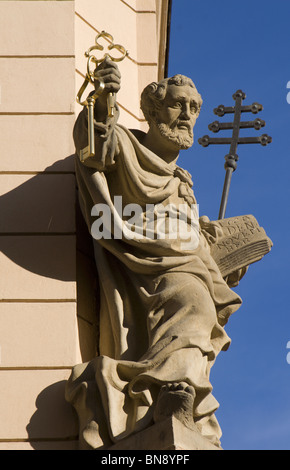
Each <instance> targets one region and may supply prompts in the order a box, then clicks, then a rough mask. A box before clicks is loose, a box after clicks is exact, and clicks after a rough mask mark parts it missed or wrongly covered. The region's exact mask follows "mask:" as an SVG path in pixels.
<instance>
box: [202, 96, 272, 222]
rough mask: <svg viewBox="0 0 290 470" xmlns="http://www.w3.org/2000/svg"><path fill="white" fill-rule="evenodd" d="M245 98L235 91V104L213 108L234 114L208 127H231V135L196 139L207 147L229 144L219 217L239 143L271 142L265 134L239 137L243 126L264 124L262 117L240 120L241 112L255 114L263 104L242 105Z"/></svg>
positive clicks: (257, 128)
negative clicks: (228, 118)
mask: <svg viewBox="0 0 290 470" xmlns="http://www.w3.org/2000/svg"><path fill="white" fill-rule="evenodd" d="M245 98H246V95H245V93H244V92H243V91H242V90H238V91H236V93H234V94H233V99H234V100H235V106H224V105H220V106H218V107H217V108H215V109H214V114H216V115H217V116H219V117H222V116H224V115H225V114H234V120H233V122H223V123H222V122H219V121H214V122H212V123H211V124H209V126H208V128H209V130H210V131H212V132H215V133H216V132H219V131H220V130H224V129H232V130H233V132H232V136H231V137H209V136H208V135H205V136H203V137H201V138H200V139H198V142H199V144H200V145H202V146H203V147H207V146H208V145H212V144H230V150H229V153H228V154H227V155H226V156H225V160H226V162H225V170H226V176H225V182H224V187H223V193H222V200H221V205H220V211H219V219H223V218H224V216H225V211H226V206H227V200H228V195H229V189H230V183H231V177H232V173H233V171H235V169H236V168H237V161H238V155H237V148H238V145H240V144H261V145H263V146H265V145H267V144H269V143H270V142H272V137H270V136H268V135H267V134H262V135H261V136H258V137H240V135H239V134H240V129H243V128H254V129H256V130H260V129H261V128H262V127H264V126H265V121H263V120H262V119H259V118H256V119H255V120H254V121H245V122H243V121H241V113H247V112H248V113H249V112H251V113H253V114H257V113H258V112H260V111H262V109H263V106H262V105H261V104H259V103H253V104H251V105H248V106H242V102H243V100H244V99H245Z"/></svg>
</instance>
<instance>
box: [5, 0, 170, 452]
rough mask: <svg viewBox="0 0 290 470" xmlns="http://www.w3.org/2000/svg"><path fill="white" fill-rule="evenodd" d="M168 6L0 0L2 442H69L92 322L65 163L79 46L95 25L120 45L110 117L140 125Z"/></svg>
mask: <svg viewBox="0 0 290 470" xmlns="http://www.w3.org/2000/svg"><path fill="white" fill-rule="evenodd" d="M167 13H168V0H126V1H125V0H75V1H73V0H63V1H53V0H45V1H37V0H34V1H26V0H24V1H23V0H18V1H14V0H12V1H1V0H0V39H1V40H0V99H1V101H0V132H1V139H0V352H1V356H0V381H1V400H0V450H3V449H4V450H5V449H16V450H18V449H19V450H20V449H76V448H77V434H78V425H77V420H76V416H75V414H74V412H73V410H72V409H71V407H70V405H68V404H67V403H66V402H65V400H64V386H65V381H66V380H67V378H68V376H69V374H70V371H71V367H72V366H73V365H75V364H76V363H78V362H83V361H86V360H89V359H90V358H91V357H93V355H94V354H96V352H97V351H96V347H95V345H96V339H97V330H98V328H97V326H98V325H97V315H96V311H97V308H98V286H97V280H96V278H95V267H94V262H93V258H92V252H91V247H90V246H89V241H88V238H87V233H86V229H85V227H84V226H83V223H82V220H81V217H80V214H79V211H78V207H77V204H76V182H75V175H74V163H73V153H74V145H73V139H72V129H73V124H74V121H75V119H76V116H77V114H78V112H79V111H80V109H81V107H80V105H77V104H76V101H75V97H76V93H77V91H78V90H79V88H80V86H81V84H82V82H83V79H84V74H85V71H86V58H85V57H84V51H85V50H86V49H88V47H90V46H91V45H93V44H94V40H95V37H96V35H97V34H98V33H99V32H101V31H102V30H105V31H107V32H109V33H110V34H112V35H113V36H114V39H115V43H120V44H122V45H123V46H124V47H125V48H126V49H127V50H128V51H129V56H128V57H127V58H126V59H125V60H124V61H123V62H121V63H120V70H121V73H122V83H123V86H122V89H121V91H120V93H119V94H118V97H117V101H118V103H119V106H120V109H121V116H120V122H121V123H122V124H124V125H126V126H128V127H134V128H139V129H144V130H146V128H147V125H146V123H145V121H144V117H143V116H142V113H141V111H140V108H139V98H140V93H141V91H142V89H143V88H144V86H145V85H146V84H147V83H149V82H150V81H153V80H157V79H158V78H162V77H163V75H164V67H165V62H166V60H165V59H166V49H167Z"/></svg>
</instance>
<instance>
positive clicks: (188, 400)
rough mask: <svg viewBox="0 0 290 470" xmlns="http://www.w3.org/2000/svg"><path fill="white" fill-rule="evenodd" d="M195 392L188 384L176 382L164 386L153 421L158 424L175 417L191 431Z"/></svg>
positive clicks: (193, 425)
mask: <svg viewBox="0 0 290 470" xmlns="http://www.w3.org/2000/svg"><path fill="white" fill-rule="evenodd" d="M194 398H195V391H194V388H193V387H192V386H191V385H188V384H187V383H186V382H178V383H177V382H174V383H168V384H166V385H163V386H162V387H161V389H160V392H159V395H158V399H157V403H156V407H155V410H154V415H153V419H154V421H155V423H156V422H158V421H163V420H164V419H166V418H168V417H170V416H174V417H175V418H176V419H178V420H179V421H181V422H182V423H183V424H184V425H185V426H187V427H188V428H190V429H193V428H194V427H195V424H194V421H193V402H194Z"/></svg>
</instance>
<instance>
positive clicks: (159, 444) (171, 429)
mask: <svg viewBox="0 0 290 470" xmlns="http://www.w3.org/2000/svg"><path fill="white" fill-rule="evenodd" d="M107 450H110V451H114V450H222V449H221V448H220V447H217V446H215V445H214V444H212V443H211V442H210V441H209V440H208V439H206V438H205V437H203V436H202V435H201V434H200V433H199V431H198V430H197V429H189V428H187V427H186V426H184V424H182V423H181V422H180V421H178V420H177V419H176V418H175V417H174V416H172V417H170V418H167V419H164V420H163V421H160V422H158V423H155V424H154V425H153V426H150V427H149V428H147V429H145V430H144V431H141V432H138V433H136V434H133V435H132V436H130V437H128V438H126V439H123V440H122V441H120V442H118V443H116V444H114V445H113V446H111V447H109V448H108V449H107Z"/></svg>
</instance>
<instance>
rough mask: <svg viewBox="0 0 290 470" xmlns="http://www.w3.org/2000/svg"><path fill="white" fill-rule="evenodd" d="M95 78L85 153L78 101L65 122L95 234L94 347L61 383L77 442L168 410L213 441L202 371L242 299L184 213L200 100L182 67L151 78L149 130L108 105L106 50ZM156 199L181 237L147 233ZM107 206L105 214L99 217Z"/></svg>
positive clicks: (96, 442) (111, 69)
mask: <svg viewBox="0 0 290 470" xmlns="http://www.w3.org/2000/svg"><path fill="white" fill-rule="evenodd" d="M95 77H96V79H101V80H102V81H103V82H104V83H105V91H104V92H103V94H102V95H101V96H100V98H99V99H98V100H97V101H96V104H95V120H94V127H95V139H96V153H95V156H94V157H89V158H87V159H85V160H84V161H80V158H79V156H80V155H81V150H82V149H83V148H84V147H86V145H87V113H86V110H84V111H82V112H81V113H80V115H79V117H78V119H77V121H76V124H75V128H74V140H75V146H76V153H77V158H76V175H77V183H78V190H79V201H80V206H81V209H82V212H83V215H84V217H85V220H86V222H87V226H88V229H89V231H90V232H91V234H92V236H93V242H94V252H95V260H96V264H97V268H98V274H99V282H100V296H101V300H100V304H101V305H100V339H99V345H98V350H99V355H98V356H97V357H95V358H94V359H92V360H91V361H90V362H88V363H84V364H79V365H76V366H75V367H74V368H73V371H72V374H71V377H70V379H69V381H68V383H67V388H66V398H67V400H68V401H69V402H70V403H71V404H72V405H73V406H74V407H75V409H76V411H77V413H78V416H79V424H80V442H81V448H83V449H107V448H109V447H110V446H112V445H113V444H115V443H117V442H119V441H120V440H122V439H124V438H126V437H128V436H131V435H132V434H134V433H137V432H140V431H142V430H144V429H146V428H148V427H150V426H151V425H154V423H158V422H160V421H162V420H164V419H167V418H168V417H170V416H175V418H176V419H178V420H180V421H181V422H182V423H183V424H184V425H185V426H186V427H187V428H190V429H195V430H197V431H198V432H199V433H200V434H201V435H202V436H203V437H204V438H206V439H208V441H209V442H210V443H211V445H214V446H217V447H219V446H220V436H221V431H220V427H219V425H218V422H217V420H216V417H215V411H216V409H217V408H218V403H217V401H216V399H215V398H214V397H213V395H212V386H211V384H210V381H209V374H210V369H211V367H212V365H213V363H214V361H215V359H216V357H217V355H218V353H219V352H220V351H221V350H226V349H227V348H228V346H229V344H230V339H229V337H228V336H227V334H226V332H225V330H224V326H225V324H226V322H227V320H228V318H229V316H230V315H231V314H232V313H233V312H234V311H235V310H237V309H238V307H239V306H240V304H241V299H240V297H239V296H238V295H236V293H234V292H233V291H232V290H231V289H230V287H229V285H228V284H227V283H226V281H225V280H224V279H223V277H222V275H221V273H220V271H219V269H218V266H217V265H216V263H215V261H214V260H213V258H212V257H211V254H210V247H209V244H208V241H207V237H206V236H205V234H204V230H202V229H201V227H200V225H199V221H198V218H197V219H196V218H195V222H194V223H192V217H191V214H192V211H191V212H188V213H187V214H186V217H181V214H182V213H183V215H184V207H188V208H190V209H191V210H192V208H193V207H194V206H195V205H196V200H195V197H194V194H193V191H192V181H191V176H190V174H189V173H188V172H187V171H185V170H183V169H182V168H180V167H178V166H177V159H178V155H179V152H180V150H181V149H187V148H189V147H190V146H191V145H192V143H193V127H194V125H195V122H196V119H197V117H198V115H199V112H200V108H201V105H202V99H201V97H200V95H199V93H198V92H197V90H196V87H195V85H194V84H193V82H192V81H191V80H190V79H189V78H187V77H184V76H182V75H176V76H174V77H172V78H168V79H164V80H162V81H161V82H159V83H152V84H150V85H148V86H147V87H146V88H145V89H144V91H143V93H142V96H141V108H142V110H143V113H144V116H145V118H146V119H147V121H148V124H149V130H148V132H147V133H144V132H141V131H139V130H138V131H137V130H128V129H127V128H125V127H123V126H122V125H120V124H118V122H117V121H118V115H119V112H118V106H117V105H116V106H115V114H114V117H108V115H107V95H108V93H110V92H114V93H116V92H118V90H119V88H120V72H119V70H118V67H117V65H116V64H115V63H113V62H111V61H110V60H109V59H106V60H105V61H104V62H103V63H102V64H101V65H100V66H99V67H98V68H97V69H96V72H95ZM116 201H117V202H118V204H119V203H120V201H121V207H119V208H116ZM132 205H134V206H132ZM136 206H138V207H139V208H140V211H141V212H140V213H139V219H138V220H139V222H140V221H141V222H140V223H139V225H138V224H137V225H138V227H137V229H136V224H135V229H136V236H132V230H131V231H130V230H129V229H128V227H129V228H130V227H131V226H132V224H131V226H130V220H128V216H129V215H132V214H130V213H129V212H130V211H129V212H128V207H129V208H130V207H136ZM160 206H163V207H165V208H168V207H169V208H174V211H175V215H176V214H177V216H178V217H177V219H178V218H179V219H180V220H181V219H182V221H183V225H184V224H185V225H186V226H187V228H189V230H188V231H187V233H189V234H191V236H190V240H189V243H187V244H186V243H185V244H184V243H183V242H184V236H183V235H184V233H182V234H181V233H178V232H175V231H174V234H175V235H176V236H174V237H172V225H171V227H170V223H169V224H168V223H164V225H163V228H164V230H163V232H162V233H163V236H160V233H159V230H160V229H159V228H158V224H155V225H154V224H151V226H150V227H151V228H150V230H149V232H146V231H145V232H144V230H143V229H144V224H146V222H147V223H148V219H150V217H149V215H148V214H151V215H152V214H153V213H154V210H155V208H156V207H159V208H160ZM93 208H94V209H93ZM105 208H109V209H110V214H111V215H114V221H115V222H114V224H113V223H111V218H110V217H106V218H104V217H103V215H104V213H105V212H106V210H105ZM148 208H149V209H152V210H151V212H150V211H148ZM92 209H93V210H92ZM126 211H127V212H126ZM101 212H102V216H100V214H101ZM95 216H99V219H98V218H97V219H96V218H95ZM167 216H168V213H167ZM167 218H168V219H170V211H169V217H167ZM165 219H166V217H165ZM100 220H101V223H100ZM134 220H135V221H136V219H134ZM116 221H117V222H116ZM151 222H152V220H151ZM165 222H166V220H165ZM169 222H170V221H169ZM140 224H141V225H140ZM181 225H182V224H181ZM96 227H98V228H99V229H100V227H102V230H103V232H101V230H99V231H97V230H94V228H96ZM140 227H141V229H142V230H143V232H142V234H141V232H140ZM192 227H194V228H195V231H194V233H195V236H192V230H191V229H192ZM128 233H130V234H131V236H128ZM137 233H138V234H139V235H138V236H137ZM144 233H145V235H144ZM148 233H149V236H148ZM184 245H185V246H184Z"/></svg>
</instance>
